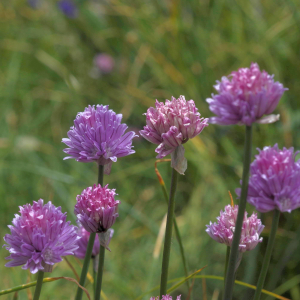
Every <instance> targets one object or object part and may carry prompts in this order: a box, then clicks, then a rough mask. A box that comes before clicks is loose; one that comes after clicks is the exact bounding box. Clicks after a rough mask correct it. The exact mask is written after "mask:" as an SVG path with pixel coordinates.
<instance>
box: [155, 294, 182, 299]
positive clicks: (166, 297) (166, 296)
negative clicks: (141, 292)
mask: <svg viewBox="0 0 300 300" xmlns="http://www.w3.org/2000/svg"><path fill="white" fill-rule="evenodd" d="M150 300H159V296H157V297H151V298H150ZM161 300H173V298H172V297H171V296H170V295H165V296H164V295H163V296H162V297H161ZM176 300H181V295H179V296H177V297H176Z"/></svg>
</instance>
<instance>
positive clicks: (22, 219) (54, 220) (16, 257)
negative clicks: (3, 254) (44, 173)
mask: <svg viewBox="0 0 300 300" xmlns="http://www.w3.org/2000/svg"><path fill="white" fill-rule="evenodd" d="M43 203H44V202H43V200H42V199H40V200H39V201H38V202H36V201H33V205H30V204H26V205H24V206H20V214H21V215H17V214H16V215H15V218H14V219H13V222H12V223H13V226H11V225H10V226H8V227H9V229H10V231H11V234H6V235H5V237H4V240H5V242H6V243H7V245H4V246H5V248H6V249H7V250H8V251H9V252H10V256H8V257H7V258H6V259H11V261H10V262H8V263H7V264H6V266H7V267H16V266H21V265H23V267H22V269H25V270H26V269H30V272H31V273H33V274H34V273H36V272H38V271H39V270H41V271H44V272H50V271H51V270H52V266H53V265H54V264H55V263H58V262H60V261H62V256H66V255H73V254H74V251H75V250H76V249H77V248H78V245H77V241H78V239H79V237H78V236H77V233H76V229H77V228H76V226H73V225H70V222H66V213H62V212H61V208H60V207H55V206H54V205H53V204H52V203H51V202H48V203H47V204H45V205H43Z"/></svg>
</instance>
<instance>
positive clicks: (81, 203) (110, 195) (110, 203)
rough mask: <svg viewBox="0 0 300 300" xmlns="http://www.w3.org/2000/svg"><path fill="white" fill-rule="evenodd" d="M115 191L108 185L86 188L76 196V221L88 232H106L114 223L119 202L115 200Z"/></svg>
mask: <svg viewBox="0 0 300 300" xmlns="http://www.w3.org/2000/svg"><path fill="white" fill-rule="evenodd" d="M115 195H116V193H115V190H114V189H109V188H108V184H107V185H106V186H104V187H101V185H100V184H98V185H94V186H92V187H88V188H87V189H85V190H83V192H82V193H81V195H78V196H77V198H76V200H77V203H76V205H75V209H74V213H75V215H76V216H77V220H78V221H79V222H80V223H81V225H82V226H83V227H84V229H85V230H86V231H88V232H96V233H102V232H106V231H107V230H108V229H109V228H110V227H111V226H112V225H113V224H114V223H115V221H116V218H117V217H118V216H119V214H118V204H119V203H120V201H119V200H115Z"/></svg>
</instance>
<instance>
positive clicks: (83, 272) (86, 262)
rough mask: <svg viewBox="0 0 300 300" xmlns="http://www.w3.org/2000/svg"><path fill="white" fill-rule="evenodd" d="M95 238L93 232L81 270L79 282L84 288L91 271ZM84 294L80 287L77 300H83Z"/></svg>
mask: <svg viewBox="0 0 300 300" xmlns="http://www.w3.org/2000/svg"><path fill="white" fill-rule="evenodd" d="M95 237H96V233H95V232H92V233H91V234H90V238H89V242H88V245H87V249H86V253H85V257H84V262H83V266H82V270H81V275H80V280H79V284H80V285H81V286H84V284H85V279H86V274H87V272H88V269H89V264H90V260H91V256H92V251H93V246H94V241H95ZM82 294H83V290H82V289H81V288H80V287H78V289H77V293H76V297H75V300H81V298H82Z"/></svg>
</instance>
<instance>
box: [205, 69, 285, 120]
mask: <svg viewBox="0 0 300 300" xmlns="http://www.w3.org/2000/svg"><path fill="white" fill-rule="evenodd" d="M273 77H274V76H273V75H269V74H268V73H267V72H266V71H260V69H259V66H258V64H257V63H252V64H251V66H250V68H241V69H239V70H238V71H236V72H232V73H231V74H230V75H229V76H228V77H225V76H224V77H222V79H221V81H217V84H216V85H215V86H214V88H215V89H216V91H217V92H218V94H216V95H214V94H212V98H209V99H207V100H206V101H207V102H208V104H209V109H210V110H211V111H212V112H213V113H214V114H215V115H216V116H215V117H212V118H210V123H213V124H219V125H231V124H238V125H247V126H250V125H251V124H252V123H254V122H256V123H273V122H276V121H277V120H278V119H279V115H270V114H271V113H272V112H273V111H274V109H275V108H276V106H277V104H278V102H279V100H280V98H281V96H282V95H283V93H284V91H286V90H287V89H286V88H284V87H283V85H282V84H281V83H279V82H274V79H273ZM264 115H267V116H265V117H263V116H264Z"/></svg>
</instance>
